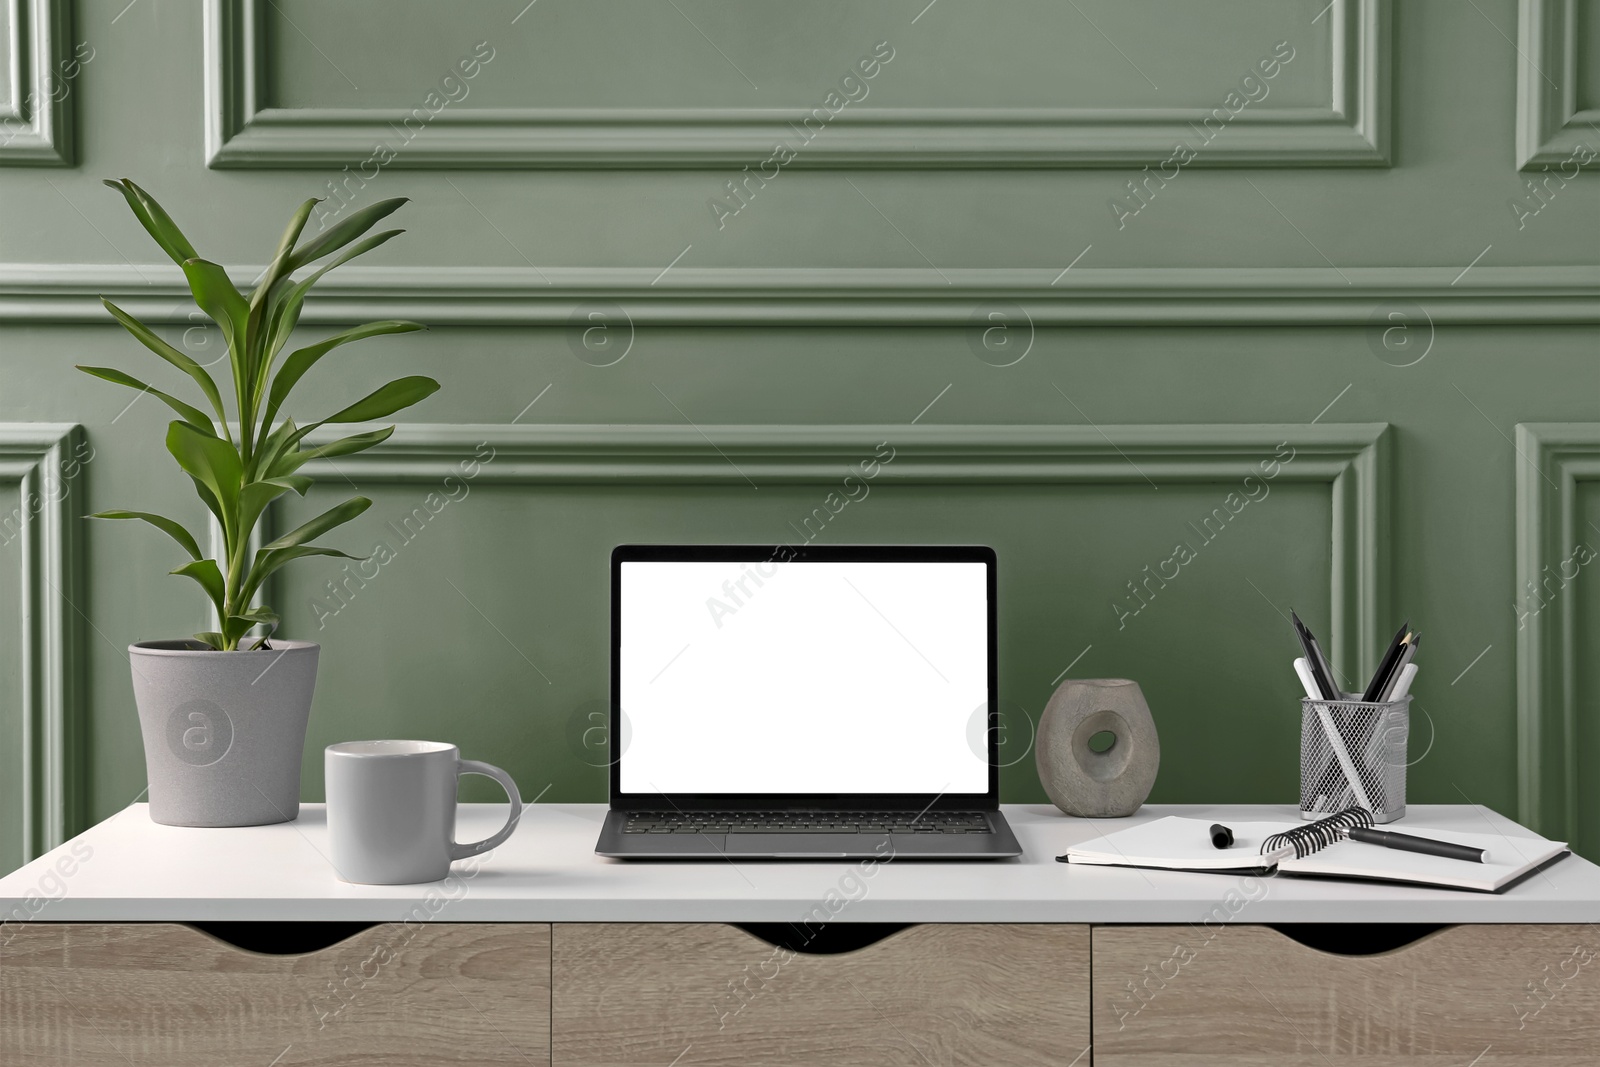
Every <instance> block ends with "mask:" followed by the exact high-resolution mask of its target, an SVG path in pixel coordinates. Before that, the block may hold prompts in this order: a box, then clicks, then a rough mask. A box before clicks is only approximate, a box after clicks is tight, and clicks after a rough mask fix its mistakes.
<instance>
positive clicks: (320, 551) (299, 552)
mask: <svg viewBox="0 0 1600 1067" xmlns="http://www.w3.org/2000/svg"><path fill="white" fill-rule="evenodd" d="M306 556H338V557H339V558H340V559H353V560H356V561H358V562H359V561H361V560H364V559H366V558H367V557H366V556H352V555H351V554H350V553H348V552H340V551H339V550H338V549H336V548H323V547H322V546H321V545H296V546H295V547H294V548H280V549H275V550H273V551H271V552H268V551H267V550H266V549H262V550H261V551H259V552H257V553H256V561H255V564H254V565H253V566H252V567H251V568H250V574H249V576H248V577H247V578H246V579H245V582H244V586H243V589H242V593H241V596H243V598H244V600H245V602H246V603H249V601H250V599H251V598H252V597H254V596H255V595H256V590H257V589H259V588H261V583H262V582H264V581H266V580H267V578H268V576H269V575H271V574H272V572H273V571H275V570H277V569H278V568H279V567H282V566H283V565H284V564H285V563H289V562H291V561H292V560H297V559H302V558H304V557H306Z"/></svg>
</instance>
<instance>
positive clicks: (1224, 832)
mask: <svg viewBox="0 0 1600 1067" xmlns="http://www.w3.org/2000/svg"><path fill="white" fill-rule="evenodd" d="M1211 843H1212V845H1214V846H1216V847H1217V848H1227V847H1228V846H1229V845H1231V844H1233V831H1232V830H1230V829H1228V828H1227V827H1226V826H1224V825H1222V824H1221V823H1220V822H1214V823H1212V824H1211Z"/></svg>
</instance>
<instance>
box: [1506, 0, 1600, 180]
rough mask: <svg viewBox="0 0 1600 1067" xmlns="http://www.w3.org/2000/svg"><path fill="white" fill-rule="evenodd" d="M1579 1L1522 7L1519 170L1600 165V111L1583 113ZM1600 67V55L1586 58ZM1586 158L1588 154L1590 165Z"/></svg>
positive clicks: (1527, 1)
mask: <svg viewBox="0 0 1600 1067" xmlns="http://www.w3.org/2000/svg"><path fill="white" fill-rule="evenodd" d="M1577 4H1578V0H1519V2H1518V4H1517V166H1518V168H1520V169H1521V170H1533V169H1535V168H1536V167H1542V166H1546V165H1551V166H1555V165H1559V164H1561V163H1564V162H1567V161H1568V160H1569V159H1572V158H1573V153H1574V151H1576V150H1577V149H1578V148H1579V147H1580V146H1585V147H1587V148H1589V149H1590V150H1591V151H1590V152H1589V153H1584V154H1582V155H1579V156H1578V157H1577V159H1576V160H1574V163H1573V165H1574V166H1582V167H1586V168H1588V169H1591V170H1592V169H1595V168H1596V167H1600V162H1597V159H1600V156H1597V155H1596V153H1600V110H1595V109H1592V108H1591V109H1589V110H1585V111H1580V110H1578V101H1577V94H1578V64H1579V63H1580V62H1582V61H1583V59H1582V57H1579V55H1578V35H1577V19H1578V8H1577ZM1587 59H1588V62H1591V63H1600V56H1590V57H1587ZM1584 155H1587V156H1588V159H1587V161H1586V162H1581V163H1580V162H1578V160H1583V158H1584Z"/></svg>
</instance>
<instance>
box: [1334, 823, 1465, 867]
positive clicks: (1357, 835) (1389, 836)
mask: <svg viewBox="0 0 1600 1067" xmlns="http://www.w3.org/2000/svg"><path fill="white" fill-rule="evenodd" d="M1345 836H1347V837H1348V838H1350V840H1352V841H1365V842H1366V843H1367V844H1369V845H1382V846H1383V847H1384V848H1394V849H1400V850H1402V851H1405V852H1420V853H1422V854H1423V855H1424V856H1443V857H1444V858H1445V859H1448V860H1466V861H1467V862H1469V863H1488V862H1489V850H1488V849H1483V848H1470V847H1468V846H1466V845H1458V844H1456V843H1455V842H1454V841H1434V840H1433V839H1431V838H1427V837H1413V836H1411V835H1410V834H1397V833H1395V832H1394V831H1392V830H1373V829H1370V828H1368V827H1365V826H1356V827H1352V828H1351V829H1349V830H1347V831H1346V832H1345Z"/></svg>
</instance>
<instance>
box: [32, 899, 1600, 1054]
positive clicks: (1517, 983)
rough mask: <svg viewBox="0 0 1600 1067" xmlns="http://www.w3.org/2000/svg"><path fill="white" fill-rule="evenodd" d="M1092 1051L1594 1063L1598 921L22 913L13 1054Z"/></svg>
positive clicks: (1599, 1041) (1599, 1003)
mask: <svg viewBox="0 0 1600 1067" xmlns="http://www.w3.org/2000/svg"><path fill="white" fill-rule="evenodd" d="M846 925H847V924H846ZM791 929H793V930H794V932H795V933H796V934H799V935H800V938H799V939H800V940H802V941H804V940H806V938H805V936H804V935H805V933H806V929H805V928H804V927H803V926H799V927H795V928H791ZM759 932H761V933H763V934H771V933H772V930H770V929H763V930H760V931H759ZM1301 936H1305V935H1304V934H1302V935H1301ZM859 943H860V942H859V941H858V942H857V944H859ZM819 944H820V943H819V942H816V941H813V942H810V943H808V944H807V945H806V947H807V948H808V949H812V950H814V949H817V948H818V947H819ZM820 947H823V948H824V949H826V948H827V946H820ZM1091 991H1092V997H1093V1003H1092V1005H1091ZM1091 1014H1092V1017H1093V1042H1094V1044H1093V1049H1092V1052H1091V1050H1090V1021H1091ZM1091 1062H1092V1063H1093V1064H1094V1065H1095V1067H1284V1065H1293V1064H1339V1065H1341V1067H1343V1065H1345V1064H1348V1065H1350V1067H1389V1065H1393V1067H1468V1065H1471V1067H1509V1065H1513V1064H1515V1065H1528V1067H1595V1065H1596V1064H1600V932H1597V931H1596V929H1595V928H1594V927H1592V926H1559V925H1547V926H1546V925H1540V926H1492V925H1473V926H1456V927H1446V928H1444V929H1441V930H1438V931H1436V932H1434V933H1431V934H1428V935H1426V936H1424V937H1422V938H1420V939H1419V940H1416V941H1413V942H1411V943H1409V944H1404V945H1402V946H1401V947H1398V948H1393V949H1390V950H1388V951H1382V952H1376V953H1373V954H1371V955H1342V954H1339V953H1335V952H1326V951H1322V950H1320V949H1317V948H1311V947H1307V946H1306V945H1304V944H1301V943H1299V942H1298V941H1296V940H1293V939H1292V938H1290V937H1288V936H1285V935H1284V934H1282V933H1279V932H1277V931H1275V930H1273V929H1271V928H1269V927H1265V926H1250V925H1243V924H1239V925H1224V926H1218V927H1210V928H1197V927H1194V926H1184V925H1175V926H1096V927H1094V928H1093V930H1092V933H1091V929H1090V927H1088V926H1082V925H1055V924H1037V925H1035V924H963V923H937V924H927V925H922V926H909V927H906V928H904V929H900V930H898V931H897V932H894V933H891V934H889V935H888V936H886V937H883V938H882V939H881V940H878V941H875V942H872V943H870V944H866V945H865V947H860V948H853V949H850V950H848V951H839V952H827V951H822V952H815V951H806V952H798V953H797V952H794V951H791V950H789V949H786V948H781V947H774V946H773V945H771V944H769V943H768V942H767V941H765V940H763V939H762V938H760V937H757V936H755V935H754V934H752V933H749V932H746V931H745V930H742V929H740V928H739V927H736V926H729V925H724V924H720V923H595V924H590V923H558V924H556V925H554V926H550V925H545V924H540V923H503V924H494V923H485V924H473V923H445V922H420V923H386V924H380V925H377V926H372V927H368V928H366V929H363V930H361V931H360V932H359V933H356V934H354V935H353V936H350V937H348V938H347V939H345V940H343V941H339V942H337V943H335V944H333V945H331V946H329V947H327V948H322V949H318V950H316V951H309V952H302V953H299V954H297V955H266V954H262V953H258V952H252V951H248V950H246V949H243V948H238V947H235V946H234V945H231V944H228V943H225V942H223V941H220V940H218V939H216V938H214V937H212V936H210V935H209V934H207V933H203V932H201V931H200V930H197V929H194V928H192V927H188V926H182V925H177V924H169V923H106V924H91V923H48V922H44V923H14V924H6V925H5V926H3V927H0V1064H3V1065H4V1067H102V1065H103V1067H215V1065H219V1064H243V1065H246V1067H252V1065H253V1067H294V1065H330V1067H331V1065H334V1064H340V1065H368V1064H370V1065H372V1067H409V1065H430V1067H431V1065H438V1064H452V1063H459V1064H469V1063H470V1064H488V1065H515V1067H528V1065H540V1067H747V1065H750V1064H762V1065H766V1067H790V1065H793V1067H800V1065H806V1067H810V1065H813V1064H827V1065H828V1067H858V1065H859V1067H896V1065H899V1067H930V1065H937V1067H961V1065H969V1064H970V1065H981V1067H991V1065H995V1067H1031V1065H1035V1064H1039V1065H1044V1064H1050V1065H1053V1067H1089V1065H1090V1063H1091Z"/></svg>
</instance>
